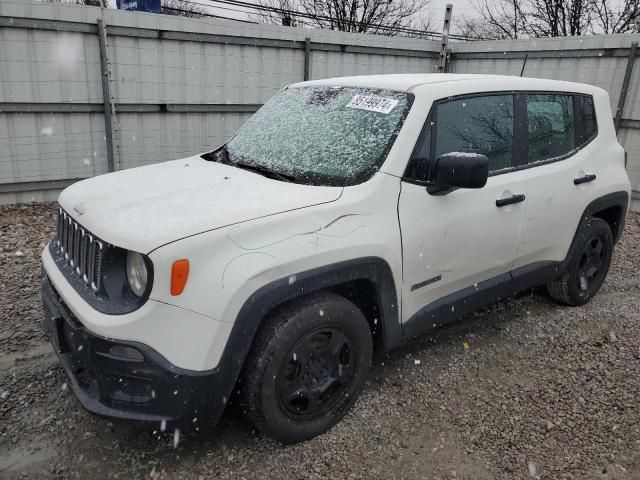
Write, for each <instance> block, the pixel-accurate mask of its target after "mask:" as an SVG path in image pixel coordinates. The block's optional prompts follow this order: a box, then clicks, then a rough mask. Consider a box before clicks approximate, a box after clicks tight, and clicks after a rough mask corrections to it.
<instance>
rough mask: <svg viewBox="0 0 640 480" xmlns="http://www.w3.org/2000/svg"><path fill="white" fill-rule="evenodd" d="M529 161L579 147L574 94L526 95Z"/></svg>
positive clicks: (567, 151)
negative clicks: (576, 137) (574, 111)
mask: <svg viewBox="0 0 640 480" xmlns="http://www.w3.org/2000/svg"><path fill="white" fill-rule="evenodd" d="M525 97H526V104H527V119H528V130H529V156H528V161H529V163H532V162H538V161H541V160H547V159H550V158H555V157H560V156H562V155H565V154H567V153H569V152H570V151H572V150H573V149H574V148H575V146H576V145H575V125H574V118H573V95H562V94H534V95H526V96H525Z"/></svg>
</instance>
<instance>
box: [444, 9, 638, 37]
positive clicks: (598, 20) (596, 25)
mask: <svg viewBox="0 0 640 480" xmlns="http://www.w3.org/2000/svg"><path fill="white" fill-rule="evenodd" d="M474 7H475V10H476V12H477V13H478V16H477V17H475V18H474V17H461V18H460V19H458V21H457V22H456V27H457V29H458V30H459V31H460V33H462V34H464V35H467V36H470V37H474V38H480V37H482V38H491V39H502V38H518V37H560V36H568V35H585V34H588V33H625V32H632V31H638V23H640V0H497V1H490V0H477V1H476V3H475V4H474Z"/></svg>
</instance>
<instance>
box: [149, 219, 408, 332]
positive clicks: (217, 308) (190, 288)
mask: <svg viewBox="0 0 640 480" xmlns="http://www.w3.org/2000/svg"><path fill="white" fill-rule="evenodd" d="M389 221H391V222H394V221H395V220H394V219H393V218H390V219H385V215H381V214H374V213H373V212H372V211H370V210H357V209H336V208H330V207H328V206H319V207H314V208H313V209H305V210H301V211H296V212H288V213H284V214H280V215H278V216H275V217H270V218H268V219H260V220H256V221H251V222H246V223H243V224H239V225H236V226H232V227H228V228H224V229H219V230H216V231H214V232H208V233H205V234H202V235H197V236H194V237H190V238H187V239H184V240H180V241H178V242H175V243H173V244H170V245H166V246H165V247H162V248H160V249H158V250H156V251H155V252H152V254H151V259H152V261H153V262H154V268H155V272H156V275H155V278H156V281H155V284H154V287H153V290H152V292H151V297H152V298H155V299H157V300H160V301H164V302H167V303H171V304H173V305H177V306H180V307H183V308H188V309H190V310H193V311H195V312H198V313H201V314H203V315H207V316H210V317H213V318H216V319H220V320H222V321H227V322H233V321H234V320H235V317H236V316H237V314H238V312H239V310H240V308H241V306H242V304H243V303H244V302H245V301H246V300H247V299H248V298H250V296H251V295H252V294H253V293H254V292H255V291H256V290H257V289H259V288H260V287H262V286H263V285H266V284H268V283H269V282H271V281H273V280H275V279H280V278H283V277H285V276H290V279H289V280H290V281H291V282H292V283H293V282H295V281H296V273H298V272H304V271H307V270H311V269H314V268H318V267H322V266H324V265H328V264H332V263H336V262H340V261H344V260H349V259H353V258H359V257H367V256H375V257H380V258H383V259H385V260H387V259H388V258H389V257H391V258H390V259H388V260H387V261H388V262H389V263H390V264H393V265H392V266H396V265H395V264H394V262H396V263H397V261H399V260H395V259H394V255H397V250H398V249H394V248H393V245H399V238H397V237H398V233H397V231H395V230H394V229H393V228H389V227H388V222H389ZM392 225H393V223H392ZM394 250H395V251H394ZM179 258H188V259H189V262H190V272H189V279H188V281H187V285H186V287H185V290H184V292H183V293H182V294H181V295H179V296H176V297H172V296H171V295H170V294H169V287H170V285H169V283H170V276H171V272H170V269H171V264H172V263H173V261H174V260H176V259H179Z"/></svg>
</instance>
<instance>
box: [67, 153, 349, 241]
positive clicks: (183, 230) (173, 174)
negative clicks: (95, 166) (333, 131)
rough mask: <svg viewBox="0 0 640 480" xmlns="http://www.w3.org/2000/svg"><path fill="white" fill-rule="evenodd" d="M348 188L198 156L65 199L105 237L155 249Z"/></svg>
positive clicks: (93, 183) (83, 185) (99, 182)
mask: <svg viewBox="0 0 640 480" xmlns="http://www.w3.org/2000/svg"><path fill="white" fill-rule="evenodd" d="M341 193H342V187H315V186H308V185H299V184H294V183H287V182H281V181H278V180H273V179H269V178H266V177H263V176H261V175H258V174H256V173H252V172H249V171H246V170H241V169H239V168H235V167H231V166H228V165H223V164H220V163H216V162H210V161H207V160H204V159H202V158H201V157H199V156H195V157H190V158H186V159H182V160H174V161H170V162H164V163H158V164H155V165H150V166H146V167H139V168H132V169H129V170H122V171H119V172H116V173H110V174H107V175H100V176H98V177H93V178H90V179H87V180H83V181H81V182H78V183H75V184H73V185H71V186H70V187H68V188H67V189H65V190H64V191H63V192H62V193H61V194H60V199H59V202H60V205H61V206H62V208H64V209H65V210H66V211H67V212H68V213H69V214H71V216H72V217H74V218H75V219H76V220H77V221H78V223H80V224H81V225H82V226H84V227H85V228H86V229H87V230H89V231H90V232H92V233H93V234H94V235H97V236H98V237H99V238H101V239H102V240H104V241H106V242H109V243H112V244H114V245H117V246H120V247H123V248H127V249H130V250H135V251H138V252H142V253H148V252H150V251H151V250H153V249H155V248H157V247H159V246H161V245H164V244H166V243H169V242H172V241H174V240H178V239H180V238H184V237H187V236H190V235H195V234H197V233H201V232H204V231H207V230H213V229H216V228H220V227H225V226H227V225H232V224H235V223H240V222H245V221H247V220H253V219H256V218H260V217H265V216H267V215H273V214H276V213H281V212H285V211H288V210H294V209H299V208H304V207H309V206H312V205H318V204H321V203H327V202H333V201H335V200H337V199H338V198H340V195H341Z"/></svg>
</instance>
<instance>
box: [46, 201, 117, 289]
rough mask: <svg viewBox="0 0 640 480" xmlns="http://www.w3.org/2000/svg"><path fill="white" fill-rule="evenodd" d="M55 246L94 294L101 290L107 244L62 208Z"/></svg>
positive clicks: (59, 213) (59, 212)
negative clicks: (103, 258)
mask: <svg viewBox="0 0 640 480" xmlns="http://www.w3.org/2000/svg"><path fill="white" fill-rule="evenodd" d="M55 246H56V248H57V250H58V253H59V254H60V255H61V256H62V258H64V261H65V262H66V263H67V264H68V265H69V266H70V267H71V269H72V270H73V272H74V273H75V274H76V275H78V276H79V277H80V278H81V279H82V281H83V282H84V283H85V284H87V285H89V286H90V287H91V289H92V290H93V291H94V292H98V291H99V290H100V286H101V285H100V278H101V273H102V272H101V270H102V256H103V254H104V249H105V244H104V242H102V240H100V239H98V238H96V237H95V236H94V235H92V234H91V233H90V232H89V231H87V230H85V229H84V228H83V227H82V225H80V224H79V223H78V222H76V221H75V220H74V219H73V218H71V215H69V214H67V212H65V211H64V210H63V209H62V208H60V209H59V210H58V230H57V234H56V239H55Z"/></svg>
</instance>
